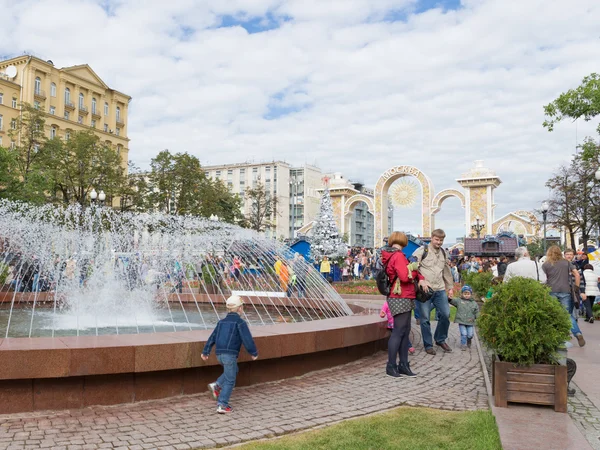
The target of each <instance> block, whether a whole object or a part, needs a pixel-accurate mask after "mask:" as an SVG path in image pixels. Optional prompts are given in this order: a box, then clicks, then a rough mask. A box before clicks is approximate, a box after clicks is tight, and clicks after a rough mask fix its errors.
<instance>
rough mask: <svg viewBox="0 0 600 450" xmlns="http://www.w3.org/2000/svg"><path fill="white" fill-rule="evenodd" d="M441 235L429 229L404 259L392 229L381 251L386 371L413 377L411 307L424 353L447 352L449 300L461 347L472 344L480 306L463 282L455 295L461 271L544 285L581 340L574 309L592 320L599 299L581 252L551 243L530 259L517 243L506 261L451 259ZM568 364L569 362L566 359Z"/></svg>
mask: <svg viewBox="0 0 600 450" xmlns="http://www.w3.org/2000/svg"><path fill="white" fill-rule="evenodd" d="M444 238H445V233H444V231H443V230H441V229H437V230H434V231H433V232H432V238H431V243H430V245H429V246H423V247H420V248H419V249H417V250H416V251H415V252H414V253H413V255H412V257H411V258H410V260H409V259H408V258H407V257H406V256H405V255H404V253H403V252H402V249H403V248H404V247H405V246H406V245H407V242H408V241H407V236H406V235H405V234H404V233H400V232H394V233H392V234H391V235H390V237H389V238H388V242H387V245H386V246H385V247H384V248H383V249H382V251H381V255H382V256H381V258H382V263H383V268H384V270H385V273H386V274H387V277H388V280H389V285H390V292H389V295H388V296H387V299H386V302H385V305H384V307H383V308H382V311H381V317H386V316H387V317H388V328H390V329H391V330H392V333H391V335H390V338H389V341H388V363H387V366H386V374H387V375H388V376H391V377H415V376H417V374H415V373H414V372H413V371H412V370H411V368H410V362H409V358H408V356H409V353H410V352H409V349H412V344H411V343H410V337H409V336H410V331H411V315H412V313H413V311H414V314H415V318H416V319H417V321H416V322H417V325H419V326H420V328H421V336H422V340H423V346H424V348H425V352H426V353H427V354H429V355H435V354H436V348H435V347H437V348H439V349H441V350H442V351H443V352H444V353H450V352H452V348H451V347H450V346H449V345H448V343H447V339H448V331H449V327H450V307H449V305H450V304H452V305H454V306H455V307H456V308H457V311H456V316H455V317H456V318H455V320H454V322H455V323H456V324H457V325H458V328H459V331H460V336H461V350H463V351H467V350H468V349H469V348H470V347H471V340H472V338H473V335H474V325H475V321H476V319H477V317H478V315H479V307H478V305H477V303H476V302H475V301H474V297H473V290H472V289H471V287H470V286H468V285H463V286H462V287H461V289H460V295H459V296H455V295H454V294H455V293H454V289H455V286H456V283H455V282H456V281H457V280H459V281H460V280H461V278H464V275H465V274H466V273H473V272H477V273H481V272H491V273H492V274H493V283H492V285H498V284H499V283H502V282H507V281H509V280H510V279H511V278H514V277H525V278H531V279H534V280H537V281H538V282H540V283H544V284H546V285H547V286H548V287H549V288H550V291H551V292H550V295H551V296H552V297H554V298H555V299H556V300H557V301H558V302H560V304H561V305H562V306H563V307H564V308H565V310H566V311H567V312H568V313H569V315H570V318H571V325H572V326H571V332H572V334H573V336H574V337H575V338H576V339H577V342H578V344H579V346H581V347H582V346H584V345H585V339H584V337H583V333H582V330H581V328H580V327H579V325H578V323H577V313H576V311H577V310H578V309H579V308H581V310H582V315H584V316H585V320H586V322H589V323H593V322H594V317H593V311H592V305H593V304H594V303H595V301H596V299H597V298H598V300H600V289H599V281H600V278H599V277H598V275H597V273H596V272H595V271H594V267H593V266H592V265H591V264H590V263H589V260H588V257H587V255H585V254H584V253H583V252H581V253H576V252H575V251H574V250H572V249H566V250H565V251H564V253H563V252H562V251H561V249H560V247H558V246H556V245H553V246H551V247H550V248H549V249H548V251H547V253H546V255H545V256H544V257H543V258H542V259H541V260H540V261H538V260H536V259H532V258H531V257H530V255H529V252H528V250H527V248H526V247H519V248H517V250H516V252H515V256H514V258H511V259H510V260H509V259H508V258H507V257H500V258H498V259H496V258H476V257H473V258H468V257H465V258H460V257H459V258H458V259H457V260H455V261H452V260H451V259H450V257H449V255H448V254H447V253H446V251H445V250H444V249H443V248H442V244H443V242H444ZM421 290H422V291H423V292H429V294H428V295H425V294H423V293H420V295H421V298H420V299H419V301H416V298H417V291H421ZM493 291H494V288H493V287H492V289H491V290H490V292H489V293H488V296H493V295H494V292H493ZM433 309H435V310H436V317H437V325H436V327H435V331H434V333H433V334H432V330H431V324H430V315H431V311H432V310H433ZM568 345H570V344H568ZM568 345H567V346H568ZM568 363H571V365H573V364H574V362H573V361H572V360H569V359H568ZM568 365H569V364H568ZM568 369H569V367H568ZM568 373H569V376H568V381H570V379H571V378H572V376H573V374H574V370H572V369H569V370H568ZM568 393H569V395H573V394H574V389H572V388H570V387H569V388H568Z"/></svg>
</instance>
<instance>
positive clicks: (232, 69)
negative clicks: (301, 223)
mask: <svg viewBox="0 0 600 450" xmlns="http://www.w3.org/2000/svg"><path fill="white" fill-rule="evenodd" d="M0 11H2V26H1V27H0V55H1V56H15V55H18V54H21V53H23V52H24V51H25V52H32V53H33V54H36V55H38V56H40V57H42V58H44V59H52V60H53V61H54V63H55V64H56V65H57V66H58V67H63V66H69V65H74V64H82V63H88V64H90V66H91V67H92V68H93V69H94V70H95V71H96V72H97V73H98V74H99V75H100V77H101V78H103V79H104V81H105V82H106V83H107V84H108V85H109V86H111V87H113V88H114V89H117V90H119V91H122V92H125V93H127V94H129V95H131V96H132V97H133V101H132V103H131V105H130V113H129V137H130V138H131V144H130V158H131V159H133V160H134V161H135V162H136V163H137V164H138V165H140V166H142V167H147V165H148V162H149V161H150V159H151V158H152V157H153V156H154V155H156V153H157V152H159V151H160V150H162V149H165V148H168V149H170V150H171V151H174V152H183V151H187V152H190V153H192V154H195V155H197V156H198V157H199V158H200V160H201V162H202V163H203V164H217V163H228V162H242V161H246V160H255V161H268V160H273V159H276V160H285V161H287V162H289V163H291V164H295V165H301V164H303V163H305V162H306V163H310V164H316V165H318V166H319V167H321V168H322V169H323V170H324V171H340V172H342V173H343V174H344V176H346V177H347V178H350V179H353V180H360V181H362V182H364V183H366V184H367V185H370V186H374V185H375V183H376V182H377V178H378V177H379V175H380V174H381V173H382V172H384V171H385V170H386V169H387V168H389V167H391V166H394V165H401V164H408V165H414V166H417V167H419V168H420V169H421V170H422V171H424V172H425V173H427V174H428V175H429V177H430V178H431V179H432V180H433V182H434V185H435V189H436V190H441V189H444V188H450V187H457V186H458V185H457V184H456V182H455V181H454V180H455V179H456V178H457V177H458V176H459V175H460V173H461V172H464V171H465V170H467V169H468V168H469V167H470V166H472V165H473V161H474V160H476V159H483V160H484V161H485V165H486V166H488V167H491V168H493V169H494V170H496V172H497V173H498V175H499V176H500V177H501V178H502V181H503V184H502V185H501V186H500V188H499V189H498V190H497V191H496V203H497V208H496V218H499V217H500V216H502V215H504V214H505V213H507V212H509V211H511V210H515V209H533V208H536V207H538V205H539V203H540V202H541V201H542V200H543V199H544V198H545V197H547V195H548V193H547V190H546V189H545V188H544V182H545V181H546V179H547V178H548V177H549V176H550V175H551V173H552V171H553V170H554V169H555V168H556V167H557V166H558V165H559V164H560V163H561V162H563V161H566V160H568V159H569V157H570V154H571V153H573V152H574V150H575V146H576V143H577V142H581V140H582V138H583V137H584V136H585V135H586V134H591V133H592V128H594V127H595V125H596V124H595V123H594V124H590V123H584V122H582V121H578V123H571V122H565V123H563V124H560V125H559V126H558V127H557V129H556V131H554V132H553V133H548V132H547V131H546V130H545V129H543V128H542V126H541V124H542V122H543V120H544V116H543V109H542V107H543V105H544V104H546V103H548V102H550V101H552V100H553V99H554V98H555V97H556V96H557V95H558V94H560V93H561V92H563V91H565V90H567V89H569V88H571V87H576V86H577V85H578V84H579V83H580V81H581V79H582V78H583V77H584V76H585V75H588V74H590V73H592V72H598V71H600V68H599V66H598V61H599V55H600V30H599V28H598V23H599V21H600V2H598V1H597V0H573V1H571V2H566V1H564V0H502V1H500V0H439V1H438V0H418V1H415V0H227V1H224V0H204V1H194V0H170V1H164V0H114V1H113V0H95V1H94V0H70V1H66V0H45V1H44V0H42V1H38V0H20V1H14V0H0ZM395 220H396V225H397V226H396V228H398V229H404V230H411V231H413V232H416V233H417V232H420V210H419V208H413V209H402V210H398V211H397V213H396V217H395ZM463 222H464V215H463V213H462V211H461V210H460V204H459V202H458V200H456V199H450V200H448V201H447V202H446V203H444V205H443V207H442V211H441V212H440V213H439V214H438V216H437V219H436V223H437V225H439V226H442V227H444V228H446V229H447V231H448V234H449V236H451V239H452V240H453V237H454V236H460V235H462V234H463Z"/></svg>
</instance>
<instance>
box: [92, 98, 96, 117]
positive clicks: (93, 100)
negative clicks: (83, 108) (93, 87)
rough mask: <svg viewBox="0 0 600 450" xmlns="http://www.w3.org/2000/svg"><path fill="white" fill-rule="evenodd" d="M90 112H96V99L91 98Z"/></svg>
mask: <svg viewBox="0 0 600 450" xmlns="http://www.w3.org/2000/svg"><path fill="white" fill-rule="evenodd" d="M92 114H96V99H95V98H92Z"/></svg>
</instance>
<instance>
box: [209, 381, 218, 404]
mask: <svg viewBox="0 0 600 450" xmlns="http://www.w3.org/2000/svg"><path fill="white" fill-rule="evenodd" d="M208 390H209V392H210V394H211V395H212V398H213V399H215V400H217V399H218V398H219V394H220V393H221V386H219V385H218V384H217V383H209V384H208Z"/></svg>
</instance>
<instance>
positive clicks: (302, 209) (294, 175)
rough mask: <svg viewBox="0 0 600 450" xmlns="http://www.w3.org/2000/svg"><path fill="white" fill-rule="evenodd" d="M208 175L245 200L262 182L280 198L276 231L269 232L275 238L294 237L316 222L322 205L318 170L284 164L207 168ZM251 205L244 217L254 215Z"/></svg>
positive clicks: (246, 204)
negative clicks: (307, 224)
mask: <svg viewBox="0 0 600 450" xmlns="http://www.w3.org/2000/svg"><path fill="white" fill-rule="evenodd" d="M203 168H204V171H205V172H206V175H207V176H208V177H210V178H212V179H213V180H221V181H222V182H223V183H225V185H226V186H227V187H228V188H229V190H230V191H231V192H233V193H236V194H239V195H240V196H241V197H244V194H245V192H246V189H247V188H252V187H255V186H256V185H257V183H258V182H259V181H260V182H261V183H262V184H263V185H264V186H265V189H266V190H267V191H268V192H270V193H271V195H273V196H275V197H277V203H278V206H277V214H276V215H275V217H273V219H272V220H273V222H274V223H275V228H274V230H271V231H268V232H266V234H267V236H269V237H272V238H290V237H294V236H295V235H296V233H297V231H298V230H299V229H300V228H302V226H303V225H304V224H305V223H307V222H310V221H312V220H314V218H315V217H316V215H317V213H318V211H319V203H320V198H321V197H320V194H319V192H318V191H317V190H318V189H319V188H320V187H321V186H322V181H321V178H322V177H323V175H322V173H321V170H320V169H319V168H318V167H313V166H310V165H305V166H301V167H292V166H290V165H289V164H288V163H286V162H283V161H272V162H267V163H252V162H245V163H238V164H223V165H214V166H203ZM250 208H251V202H250V201H249V200H247V199H244V206H243V213H244V214H248V213H249V212H250Z"/></svg>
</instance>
